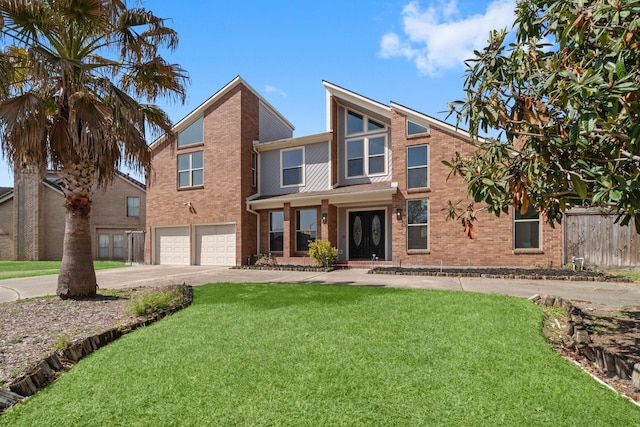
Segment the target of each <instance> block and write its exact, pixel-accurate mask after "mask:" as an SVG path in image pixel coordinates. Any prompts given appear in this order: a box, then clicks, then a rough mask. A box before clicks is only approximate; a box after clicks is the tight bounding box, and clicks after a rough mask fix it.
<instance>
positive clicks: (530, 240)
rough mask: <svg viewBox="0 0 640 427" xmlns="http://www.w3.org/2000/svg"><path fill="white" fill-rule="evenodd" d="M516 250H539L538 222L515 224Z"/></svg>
mask: <svg viewBox="0 0 640 427" xmlns="http://www.w3.org/2000/svg"><path fill="white" fill-rule="evenodd" d="M515 229H516V230H515V234H516V237H515V240H516V241H515V245H516V249H538V248H540V223H539V222H538V221H526V222H516V223H515Z"/></svg>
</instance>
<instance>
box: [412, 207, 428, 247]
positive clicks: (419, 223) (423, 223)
mask: <svg viewBox="0 0 640 427" xmlns="http://www.w3.org/2000/svg"><path fill="white" fill-rule="evenodd" d="M428 207H429V200H428V199H416V200H407V250H412V249H413V250H421V249H422V250H426V249H429V240H428V238H429V209H428Z"/></svg>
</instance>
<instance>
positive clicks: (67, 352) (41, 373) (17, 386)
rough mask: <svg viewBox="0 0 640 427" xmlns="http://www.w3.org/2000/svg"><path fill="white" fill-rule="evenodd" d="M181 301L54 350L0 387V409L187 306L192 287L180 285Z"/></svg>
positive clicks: (190, 299) (189, 301)
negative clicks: (137, 331)
mask: <svg viewBox="0 0 640 427" xmlns="http://www.w3.org/2000/svg"><path fill="white" fill-rule="evenodd" d="M183 286H184V289H183V301H182V304H180V305H177V306H175V307H173V308H171V309H170V310H167V311H163V312H160V313H154V314H153V315H151V316H148V317H145V318H144V319H142V320H138V321H135V322H133V323H129V324H127V325H124V326H122V327H119V328H113V329H109V330H108V331H105V332H102V333H99V334H96V335H92V336H90V337H87V338H84V339H80V340H76V341H74V342H72V343H71V344H69V346H67V348H65V349H64V350H62V351H60V352H53V353H51V354H50V355H49V356H47V357H45V358H44V359H43V360H41V361H40V362H38V363H36V364H34V365H33V366H31V367H30V368H29V369H28V370H27V373H26V374H25V375H23V376H21V377H19V378H16V379H15V380H13V381H12V382H11V383H10V384H9V390H6V389H2V388H0V412H2V411H3V410H5V409H7V408H8V407H10V406H13V405H15V404H16V403H18V402H19V401H21V400H22V399H24V398H26V397H28V396H32V395H33V394H35V393H36V392H37V391H39V390H42V389H43V388H45V387H46V386H47V385H49V384H51V383H52V382H53V381H55V379H56V378H58V377H59V376H60V374H61V373H62V372H64V371H68V370H69V369H71V368H72V367H73V366H74V365H75V364H76V363H78V361H79V360H80V359H82V358H83V357H84V356H87V355H89V354H91V353H93V352H94V351H95V350H97V349H99V348H101V347H104V346H105V345H107V344H109V343H110V342H112V341H115V340H116V339H118V338H120V337H121V336H122V335H125V334H128V333H129V332H132V331H134V330H136V329H138V328H140V327H142V326H147V325H150V324H152V323H154V322H156V321H158V320H160V319H162V318H163V317H166V316H169V315H171V314H173V313H175V312H177V311H180V310H182V309H183V308H185V307H188V306H189V305H191V303H192V302H193V287H192V286H191V285H186V284H185V285H183Z"/></svg>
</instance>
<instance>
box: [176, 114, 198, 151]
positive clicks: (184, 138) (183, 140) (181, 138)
mask: <svg viewBox="0 0 640 427" xmlns="http://www.w3.org/2000/svg"><path fill="white" fill-rule="evenodd" d="M203 123H204V120H203V118H202V117H200V118H199V119H198V120H196V121H195V122H193V124H191V125H189V127H188V128H186V129H185V130H183V131H182V132H180V134H179V135H178V146H179V147H182V146H184V145H189V144H197V143H200V142H203V141H204V138H203V137H202V135H203V130H202V129H203Z"/></svg>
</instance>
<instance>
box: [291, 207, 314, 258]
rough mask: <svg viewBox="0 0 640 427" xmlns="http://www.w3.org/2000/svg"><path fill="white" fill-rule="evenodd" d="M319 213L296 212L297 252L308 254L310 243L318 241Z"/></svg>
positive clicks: (309, 210) (312, 210)
mask: <svg viewBox="0 0 640 427" xmlns="http://www.w3.org/2000/svg"><path fill="white" fill-rule="evenodd" d="M316 228H317V213H316V210H315V209H301V210H299V211H296V252H307V251H308V250H309V242H314V241H315V240H316Z"/></svg>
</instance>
